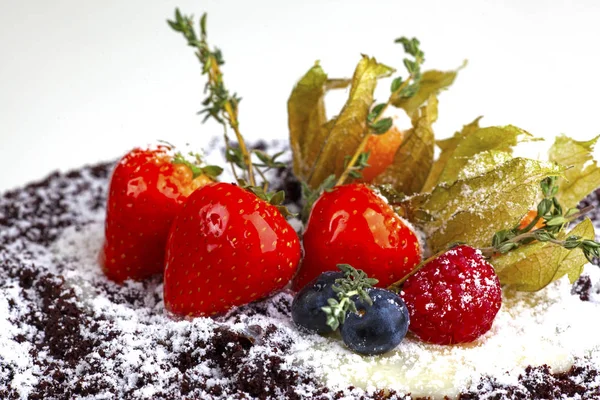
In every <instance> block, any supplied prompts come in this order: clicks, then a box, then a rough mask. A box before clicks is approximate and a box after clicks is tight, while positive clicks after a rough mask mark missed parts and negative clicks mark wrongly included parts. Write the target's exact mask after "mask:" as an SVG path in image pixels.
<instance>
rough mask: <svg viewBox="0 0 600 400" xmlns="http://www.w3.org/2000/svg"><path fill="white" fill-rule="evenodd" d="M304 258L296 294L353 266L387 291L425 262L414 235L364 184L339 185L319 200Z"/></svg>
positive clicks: (295, 284) (315, 208)
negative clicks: (323, 276) (323, 277)
mask: <svg viewBox="0 0 600 400" xmlns="http://www.w3.org/2000/svg"><path fill="white" fill-rule="evenodd" d="M304 251H305V257H304V260H303V261H302V265H301V267H300V270H299V271H298V275H297V276H296V277H295V278H294V281H293V288H294V290H300V289H301V288H302V287H304V286H305V285H306V284H307V283H308V282H310V281H312V280H313V279H315V278H316V277H317V276H318V275H319V274H321V273H322V272H325V271H335V270H336V269H337V268H336V265H337V264H351V265H352V266H354V267H355V268H356V269H362V270H363V271H365V272H366V273H367V275H369V276H370V277H372V278H376V279H378V280H379V283H378V286H380V287H386V286H388V285H390V284H391V283H393V282H395V281H397V280H399V279H400V278H402V277H404V276H405V275H406V274H408V273H409V272H410V271H412V269H413V268H414V267H415V266H416V265H417V264H418V263H419V262H420V260H421V248H420V246H419V241H418V240H417V237H416V236H415V234H414V232H413V231H412V230H411V229H410V228H409V227H408V226H407V225H406V224H405V223H404V222H403V221H402V219H401V218H400V217H399V216H398V215H397V214H396V213H395V212H394V210H393V209H392V208H391V207H390V206H389V205H388V204H387V203H386V202H385V201H384V200H382V199H381V198H380V197H379V196H378V195H376V194H375V193H374V192H373V191H372V190H371V189H369V188H368V187H367V186H365V185H363V184H350V185H343V186H336V187H335V188H333V189H332V190H331V191H329V192H325V193H323V194H322V195H321V197H319V199H318V200H317V201H316V202H315V204H314V206H313V209H312V211H311V213H310V217H309V219H308V224H307V227H306V232H305V234H304Z"/></svg>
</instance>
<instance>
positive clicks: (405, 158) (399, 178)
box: [374, 95, 438, 195]
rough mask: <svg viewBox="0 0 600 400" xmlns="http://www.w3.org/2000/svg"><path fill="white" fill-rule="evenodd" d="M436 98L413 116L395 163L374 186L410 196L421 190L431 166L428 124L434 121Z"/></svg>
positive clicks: (430, 100)
mask: <svg viewBox="0 0 600 400" xmlns="http://www.w3.org/2000/svg"><path fill="white" fill-rule="evenodd" d="M437 106H438V101H437V98H436V97H435V96H434V95H432V96H431V97H430V98H429V100H428V101H427V105H426V106H424V107H421V108H420V109H419V112H418V113H415V114H414V115H413V119H412V125H413V127H412V128H411V129H410V130H408V131H406V132H405V133H404V139H403V141H402V144H401V145H400V147H399V148H398V150H397V151H396V154H395V155H394V161H393V162H392V164H391V165H390V166H389V167H387V168H386V169H385V171H383V172H382V173H381V174H380V175H379V176H377V178H375V180H374V183H375V184H376V185H386V184H390V185H392V187H393V188H394V189H395V190H396V191H397V192H402V193H404V194H407V195H410V194H413V193H418V192H420V191H421V190H422V189H423V185H424V184H425V181H426V180H427V176H428V175H429V171H430V170H431V166H432V165H433V148H434V140H435V139H434V134H433V129H432V127H431V125H432V124H433V123H434V122H435V121H436V120H437Z"/></svg>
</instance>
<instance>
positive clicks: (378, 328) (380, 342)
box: [340, 288, 409, 355]
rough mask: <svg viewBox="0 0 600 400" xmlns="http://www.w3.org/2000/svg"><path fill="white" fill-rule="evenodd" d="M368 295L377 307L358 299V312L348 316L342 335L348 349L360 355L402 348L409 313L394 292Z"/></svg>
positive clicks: (374, 291) (382, 290) (379, 292)
mask: <svg viewBox="0 0 600 400" xmlns="http://www.w3.org/2000/svg"><path fill="white" fill-rule="evenodd" d="M367 293H368V294H369V297H370V298H371V300H372V301H373V304H372V305H369V304H368V303H367V302H366V301H364V300H363V299H358V298H357V299H356V302H355V304H356V309H357V311H358V312H356V313H355V312H352V311H349V312H348V313H347V314H346V321H345V322H344V324H343V325H342V326H341V328H340V333H341V335H342V339H343V340H344V343H345V344H346V346H348V347H349V348H350V349H351V350H353V351H355V352H357V353H359V354H364V355H374V354H383V353H386V352H388V351H390V350H392V349H393V348H395V347H396V346H398V344H400V342H401V341H402V339H404V336H406V332H407V331H408V321H409V316H408V311H407V309H406V306H405V304H404V301H402V299H401V298H400V297H399V296H398V295H397V294H396V293H394V292H391V291H389V290H385V289H379V288H371V289H367Z"/></svg>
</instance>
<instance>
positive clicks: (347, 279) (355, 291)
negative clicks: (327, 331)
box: [321, 264, 379, 331]
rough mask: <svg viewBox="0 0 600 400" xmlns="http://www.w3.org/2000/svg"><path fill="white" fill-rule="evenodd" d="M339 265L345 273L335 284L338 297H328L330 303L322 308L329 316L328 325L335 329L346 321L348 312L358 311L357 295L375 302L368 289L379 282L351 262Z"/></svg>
mask: <svg viewBox="0 0 600 400" xmlns="http://www.w3.org/2000/svg"><path fill="white" fill-rule="evenodd" d="M337 267H338V268H339V269H340V270H341V271H342V272H343V273H344V277H343V278H340V279H336V280H335V284H334V285H333V291H334V292H335V293H336V294H337V299H335V298H330V299H328V300H327V304H328V305H327V306H325V307H322V308H321V309H322V310H323V312H325V315H326V316H327V325H329V326H330V327H331V328H332V329H333V330H334V331H335V330H336V329H337V328H339V326H340V325H341V324H343V323H344V321H346V313H348V312H358V310H357V309H356V303H355V300H354V299H353V298H354V297H355V296H358V297H359V298H360V299H362V300H363V301H365V302H367V304H369V305H372V304H373V300H372V299H371V297H370V296H369V293H367V289H369V288H372V287H373V286H374V285H376V284H377V282H379V281H378V280H377V279H374V278H369V277H368V276H367V274H366V273H365V272H364V271H362V270H357V269H355V268H353V267H352V266H351V265H349V264H338V265H337Z"/></svg>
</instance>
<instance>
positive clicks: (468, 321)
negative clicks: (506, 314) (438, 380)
mask: <svg viewBox="0 0 600 400" xmlns="http://www.w3.org/2000/svg"><path fill="white" fill-rule="evenodd" d="M401 296H402V298H403V299H404V301H405V303H406V306H407V308H408V312H409V314H410V326H409V329H410V331H412V332H413V333H414V334H415V335H417V336H418V337H419V338H420V339H421V340H423V341H425V342H429V343H435V344H455V343H467V342H472V341H473V340H475V339H477V338H478V337H479V336H481V335H483V334H484V333H485V332H487V331H488V330H490V328H491V327H492V323H493V322H494V318H495V317H496V314H497V313H498V310H500V306H501V305H502V291H501V288H500V281H499V280H498V276H497V275H496V272H495V271H494V268H493V267H492V266H491V265H490V263H488V262H487V261H486V260H485V259H484V258H483V257H482V256H481V253H480V252H479V251H478V250H475V249H473V248H472V247H469V246H458V247H455V248H453V249H451V250H448V251H447V252H446V253H444V254H442V255H441V256H439V257H438V258H436V259H434V260H432V261H430V262H429V263H427V264H426V265H425V266H424V267H423V268H421V269H420V270H419V271H418V272H417V273H415V274H414V275H413V276H411V277H410V278H408V279H407V280H406V282H405V283H404V286H403V288H402V292H401Z"/></svg>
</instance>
